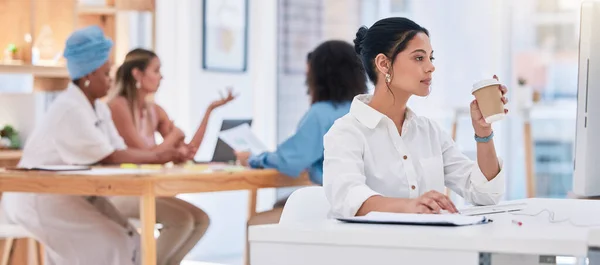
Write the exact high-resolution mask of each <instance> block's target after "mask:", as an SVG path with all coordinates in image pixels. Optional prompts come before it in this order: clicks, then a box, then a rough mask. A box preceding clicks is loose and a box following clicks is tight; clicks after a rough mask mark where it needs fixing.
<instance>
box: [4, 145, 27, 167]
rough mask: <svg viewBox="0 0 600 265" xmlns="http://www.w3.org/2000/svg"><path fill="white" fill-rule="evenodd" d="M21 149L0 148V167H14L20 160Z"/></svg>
mask: <svg viewBox="0 0 600 265" xmlns="http://www.w3.org/2000/svg"><path fill="white" fill-rule="evenodd" d="M21 154H22V152H21V150H5V149H0V167H14V166H16V165H17V164H18V163H19V160H21Z"/></svg>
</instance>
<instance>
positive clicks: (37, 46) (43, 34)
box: [31, 25, 62, 66]
mask: <svg viewBox="0 0 600 265" xmlns="http://www.w3.org/2000/svg"><path fill="white" fill-rule="evenodd" d="M61 53H62V52H61V51H57V50H56V48H55V44H54V33H53V31H52V28H51V27H50V26H48V25H44V26H43V27H42V29H41V30H40V34H39V35H38V36H37V38H36V39H35V42H34V43H33V47H32V48H31V63H32V64H33V65H49V66H54V65H57V63H58V60H59V59H60V57H61Z"/></svg>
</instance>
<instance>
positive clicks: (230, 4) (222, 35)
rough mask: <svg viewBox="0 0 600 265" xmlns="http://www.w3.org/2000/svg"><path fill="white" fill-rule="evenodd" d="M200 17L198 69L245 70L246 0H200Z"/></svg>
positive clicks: (246, 45) (246, 39) (246, 38)
mask: <svg viewBox="0 0 600 265" xmlns="http://www.w3.org/2000/svg"><path fill="white" fill-rule="evenodd" d="M202 17H203V19H204V21H203V25H202V29H203V32H202V33H203V34H202V68H204V69H206V70H211V71H224V72H245V71H246V68H247V60H246V58H247V55H246V54H247V49H248V44H247V42H248V0H204V4H203V15H202Z"/></svg>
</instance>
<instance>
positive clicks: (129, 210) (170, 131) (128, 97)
mask: <svg viewBox="0 0 600 265" xmlns="http://www.w3.org/2000/svg"><path fill="white" fill-rule="evenodd" d="M161 79H162V75H161V73H160V60H159V58H158V56H157V55H156V54H155V53H154V52H152V51H149V50H144V49H135V50H132V51H130V52H129V53H128V54H127V56H126V57H125V62H124V63H123V64H122V65H121V66H120V67H119V69H118V70H117V75H116V80H115V81H116V90H115V92H114V93H113V94H112V95H111V96H110V97H109V102H108V106H109V107H110V109H111V112H112V118H113V120H114V123H115V126H116V128H117V131H118V132H119V134H120V135H121V137H123V139H124V140H125V144H126V145H127V146H129V147H135V148H140V149H146V150H162V149H169V148H173V147H176V148H178V149H179V151H180V153H181V155H182V157H184V158H185V159H184V160H187V159H192V158H193V157H194V155H195V153H196V151H197V150H198V147H199V146H200V143H201V142H202V138H203V137H204V133H205V131H206V126H207V124H208V119H209V117H210V114H211V112H212V110H214V109H215V108H218V107H220V106H222V105H225V104H227V103H228V102H230V101H232V100H233V99H234V98H235V97H234V96H233V95H232V93H231V91H229V93H228V95H227V97H225V98H223V99H220V100H217V101H215V102H213V103H212V104H211V105H210V106H209V108H208V109H207V111H206V113H205V114H204V118H203V120H202V122H201V124H200V126H199V127H198V129H197V131H196V133H195V134H194V136H193V138H192V140H191V141H190V142H189V143H185V142H184V134H183V132H182V130H181V129H179V128H177V127H175V125H174V124H173V122H172V121H171V120H170V119H169V117H168V116H167V113H166V112H165V111H164V109H163V108H161V107H160V106H158V105H157V104H154V103H152V102H149V101H147V100H146V98H147V96H148V95H150V94H153V93H155V92H156V91H157V90H158V87H159V85H160V81H161ZM155 132H158V133H160V134H161V135H162V137H163V139H164V141H163V142H162V143H161V144H159V145H157V144H156V142H155V139H154V134H155ZM111 201H112V202H113V203H114V204H115V206H116V207H117V209H119V211H121V213H122V214H123V215H125V216H127V217H129V218H139V207H140V204H139V199H138V198H134V197H114V198H112V199H111ZM156 220H157V222H158V223H160V224H162V226H163V229H162V231H161V234H160V236H159V238H158V241H157V255H158V257H157V259H158V264H159V265H175V264H180V263H181V261H182V260H183V258H184V257H185V255H186V254H187V253H188V252H189V251H190V250H191V249H192V248H193V247H194V246H195V245H196V243H197V242H198V241H199V240H200V239H201V238H202V236H203V235H204V233H205V232H206V230H207V229H208V225H209V218H208V215H207V214H206V213H205V212H204V211H202V210H201V209H200V208H198V207H196V206H194V205H192V204H190V203H188V202H186V201H184V200H181V199H178V198H175V197H164V198H157V200H156Z"/></svg>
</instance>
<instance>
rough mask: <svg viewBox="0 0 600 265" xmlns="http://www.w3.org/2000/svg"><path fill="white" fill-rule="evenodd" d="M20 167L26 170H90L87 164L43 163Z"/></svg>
mask: <svg viewBox="0 0 600 265" xmlns="http://www.w3.org/2000/svg"><path fill="white" fill-rule="evenodd" d="M22 169H27V170H42V171H86V170H90V167H89V166H76V165H45V166H36V167H23V168H22Z"/></svg>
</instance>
